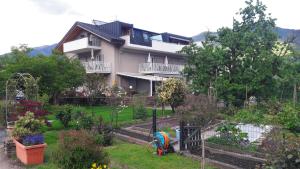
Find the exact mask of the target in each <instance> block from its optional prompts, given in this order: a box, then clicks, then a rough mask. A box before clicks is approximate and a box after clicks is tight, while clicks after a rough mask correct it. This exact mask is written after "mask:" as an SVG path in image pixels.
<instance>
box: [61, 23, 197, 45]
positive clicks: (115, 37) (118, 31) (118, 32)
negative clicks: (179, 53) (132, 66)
mask: <svg viewBox="0 0 300 169" xmlns="http://www.w3.org/2000/svg"><path fill="white" fill-rule="evenodd" d="M78 28H80V29H83V30H86V31H88V32H91V33H93V34H94V35H96V36H98V37H100V38H102V39H104V40H106V41H108V42H110V43H112V44H114V45H116V46H122V45H123V44H124V43H125V40H124V39H122V38H120V37H121V36H122V28H128V29H135V30H141V31H146V32H148V33H151V34H152V36H154V35H162V36H163V39H165V40H166V42H168V41H169V38H177V39H180V40H183V41H191V40H192V38H190V37H184V36H180V35H175V34H171V33H167V32H165V33H155V32H151V31H147V30H143V29H138V28H134V27H133V24H129V23H125V22H121V21H113V22H109V23H104V22H103V24H100V25H97V24H89V23H83V22H78V21H77V22H75V24H74V25H73V26H72V27H71V29H70V30H69V31H68V32H67V34H66V35H65V36H64V37H63V39H62V40H61V41H60V42H59V43H58V44H57V46H56V48H57V49H61V48H62V44H63V43H64V42H65V41H67V40H68V38H70V37H69V36H71V34H72V33H73V32H76V30H77V31H78Z"/></svg>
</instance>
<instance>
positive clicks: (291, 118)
mask: <svg viewBox="0 0 300 169" xmlns="http://www.w3.org/2000/svg"><path fill="white" fill-rule="evenodd" d="M277 118H278V121H279V123H280V124H281V125H283V126H284V127H285V128H287V129H289V130H292V131H297V132H300V110H297V109H296V108H294V107H293V105H292V104H289V103H288V104H285V105H284V106H283V108H282V111H281V112H279V113H278V115H277Z"/></svg>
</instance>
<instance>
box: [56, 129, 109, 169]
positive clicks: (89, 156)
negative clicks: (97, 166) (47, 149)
mask: <svg viewBox="0 0 300 169" xmlns="http://www.w3.org/2000/svg"><path fill="white" fill-rule="evenodd" d="M52 158H53V160H54V162H55V163H56V164H57V165H58V166H60V167H61V168H66V169H79V168H80V169H81V168H90V166H91V164H93V163H95V162H96V163H101V164H105V165H107V164H108V163H109V158H108V154H107V153H106V152H104V150H103V147H102V146H101V145H99V144H97V143H96V139H95V138H94V136H93V135H91V134H90V133H88V132H87V131H84V130H79V131H77V130H70V131H63V132H61V133H60V138H59V143H58V149H57V150H56V151H54V153H53V154H52Z"/></svg>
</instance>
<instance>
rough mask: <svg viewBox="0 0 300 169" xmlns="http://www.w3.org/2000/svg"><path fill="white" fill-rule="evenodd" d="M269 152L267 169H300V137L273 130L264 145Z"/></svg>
mask: <svg viewBox="0 0 300 169" xmlns="http://www.w3.org/2000/svg"><path fill="white" fill-rule="evenodd" d="M262 146H263V148H264V150H265V151H267V152H268V154H267V157H268V161H267V163H266V168H267V169H275V168H276V169H277V168H278V169H299V168H300V137H299V136H296V135H294V134H290V133H286V132H283V131H282V130H279V131H278V130H273V131H272V132H271V133H270V134H269V136H268V137H267V138H266V139H265V140H264V141H263V144H262Z"/></svg>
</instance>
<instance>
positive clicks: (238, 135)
mask: <svg viewBox="0 0 300 169" xmlns="http://www.w3.org/2000/svg"><path fill="white" fill-rule="evenodd" d="M216 131H217V132H219V134H220V138H223V139H225V140H226V141H227V142H228V143H229V144H232V143H234V144H239V145H248V144H249V143H250V142H249V140H248V134H247V133H243V132H242V131H241V129H239V128H237V127H236V126H235V125H234V124H224V125H222V126H220V127H218V128H217V130H216Z"/></svg>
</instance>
